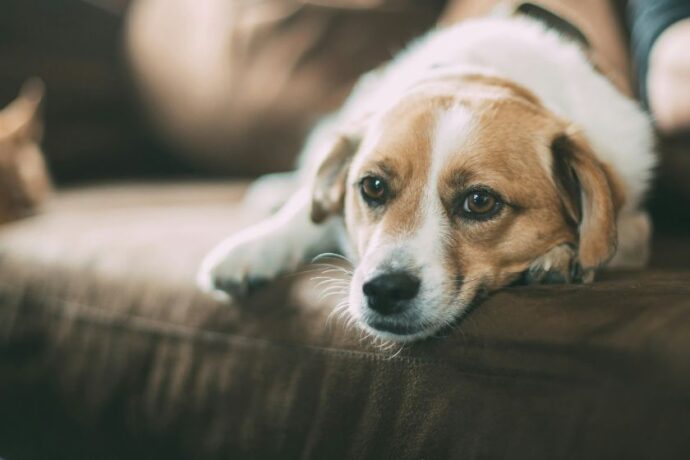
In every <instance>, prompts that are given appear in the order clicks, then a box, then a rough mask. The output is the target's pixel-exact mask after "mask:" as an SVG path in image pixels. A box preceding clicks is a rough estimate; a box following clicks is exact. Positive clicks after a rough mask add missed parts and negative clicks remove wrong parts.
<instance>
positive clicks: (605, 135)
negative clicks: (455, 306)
mask: <svg viewBox="0 0 690 460" xmlns="http://www.w3.org/2000/svg"><path fill="white" fill-rule="evenodd" d="M467 73H475V74H483V75H492V76H498V77H502V78H505V79H508V80H510V81H513V82H515V83H517V84H519V85H521V86H524V87H525V88H527V89H529V90H530V91H532V92H533V93H534V94H535V95H536V96H537V97H538V98H539V99H540V100H541V101H542V103H543V104H544V105H545V106H546V107H547V108H548V109H550V110H551V111H552V112H554V113H555V114H557V115H559V116H560V117H562V118H563V119H565V120H569V121H571V122H572V123H573V124H574V125H576V126H578V127H579V128H580V129H581V130H582V131H583V133H584V135H585V136H586V137H587V139H588V140H589V142H590V143H591V145H592V147H593V149H594V151H595V153H596V154H597V155H599V157H600V160H601V161H603V162H605V163H607V164H608V165H609V166H610V167H612V168H613V169H614V170H615V171H616V173H617V174H618V175H619V177H620V178H621V180H622V185H623V186H624V188H625V194H626V197H627V201H626V204H625V207H624V209H623V210H622V212H621V215H620V218H619V225H620V229H619V235H620V240H621V241H620V243H619V245H620V247H621V249H622V251H621V253H620V255H619V256H617V257H616V259H615V260H614V262H615V263H616V265H619V266H620V265H640V264H642V263H644V259H645V256H644V254H646V253H644V254H643V255H642V257H641V258H640V257H638V256H639V254H640V251H643V252H644V249H643V247H644V246H645V245H646V244H647V240H648V236H649V231H650V228H649V222H648V220H647V217H646V215H645V214H644V213H643V212H641V211H640V210H639V208H640V204H641V200H642V199H643V197H644V194H645V192H646V191H647V189H648V184H649V181H650V179H651V173H652V168H653V167H654V164H655V156H654V137H653V132H652V128H651V123H650V121H649V119H648V117H647V116H646V115H645V113H644V112H643V111H642V110H641V109H640V107H639V106H638V104H637V103H636V102H635V101H633V100H631V99H629V98H627V97H625V96H624V95H622V94H621V93H620V92H618V90H617V89H616V88H615V87H614V86H613V85H612V84H611V82H610V81H609V80H607V79H606V78H605V77H604V76H602V75H601V74H599V73H598V72H597V71H595V70H594V69H593V67H592V65H591V64H590V63H589V62H588V60H587V58H586V56H585V54H584V53H583V51H582V50H581V49H580V48H579V46H578V45H576V44H573V43H570V42H568V41H566V40H564V39H562V38H561V37H560V36H559V35H558V34H557V33H555V32H554V31H551V30H548V29H546V28H545V27H544V26H542V25H541V24H540V23H537V22H533V21H531V20H528V19H519V18H487V19H478V20H472V21H468V22H465V23H462V24H459V25H457V26H453V27H451V28H448V29H443V30H436V31H432V32H430V33H429V34H427V35H426V36H425V37H423V38H422V39H420V40H418V41H417V42H415V43H414V44H413V45H412V46H410V47H409V48H408V49H407V50H406V51H404V52H403V53H401V54H400V55H399V56H398V57H397V58H396V59H395V60H393V61H392V62H391V63H389V64H388V65H387V66H385V67H383V68H381V69H379V70H376V71H373V72H370V73H369V74H367V75H365V76H363V77H362V78H361V79H360V82H359V83H358V85H357V86H356V87H355V90H354V91H353V93H352V94H351V96H350V98H349V99H348V101H347V102H346V103H345V105H344V106H343V108H342V109H341V111H340V112H339V113H337V114H335V115H334V116H333V117H331V118H329V120H328V123H327V124H326V123H324V124H322V125H321V127H320V128H319V129H318V130H316V131H315V133H314V134H313V135H312V137H311V139H310V141H309V142H308V143H307V146H306V148H305V151H304V153H303V158H302V162H301V163H302V164H303V165H304V169H305V170H308V171H313V165H315V164H318V162H319V161H318V159H317V157H318V156H319V155H320V153H319V144H320V142H319V139H320V138H321V137H322V136H323V135H324V132H328V131H329V130H332V129H336V130H337V129H338V127H342V126H350V125H357V123H360V124H361V120H364V119H367V120H373V121H372V122H370V123H367V124H366V130H367V133H366V135H364V136H363V139H364V142H363V144H362V145H361V146H360V151H366V150H367V148H369V145H370V144H372V142H373V140H375V138H376V135H381V133H380V132H378V134H377V131H376V126H377V123H376V122H375V121H376V117H377V116H378V115H379V114H381V113H383V112H385V111H386V110H387V109H388V108H389V107H391V106H392V105H393V104H394V103H395V102H397V101H399V100H400V98H401V96H402V95H404V94H405V93H407V92H409V91H410V90H411V89H412V88H414V87H415V86H417V85H423V84H425V82H428V81H430V80H432V79H434V78H436V77H439V76H442V75H458V74H467ZM439 115H440V117H439V119H438V121H437V126H436V131H435V135H434V147H433V154H432V167H431V171H430V172H429V174H430V177H429V193H428V194H427V195H426V203H425V204H424V209H425V214H424V216H423V225H421V227H420V229H419V230H418V231H417V233H416V234H414V235H409V237H407V238H406V240H405V241H394V242H391V241H384V239H383V238H382V237H381V236H378V237H377V236H376V235H375V236H374V239H376V238H379V239H381V241H380V242H378V243H377V241H371V242H370V247H371V248H373V249H371V251H374V252H375V254H367V255H365V257H364V259H366V265H363V266H361V267H359V268H358V270H357V273H355V278H354V279H353V285H355V284H357V283H360V285H361V282H362V281H363V280H364V279H365V277H367V276H369V275H370V274H371V273H373V272H374V271H375V270H376V269H377V266H378V265H379V264H381V263H384V262H387V263H396V262H395V260H396V259H395V257H393V256H392V255H393V254H398V255H397V256H396V257H398V258H399V259H400V258H402V259H400V260H401V261H402V262H400V263H404V260H405V251H414V254H415V257H417V256H419V255H424V257H426V258H425V259H424V262H425V268H424V269H425V270H428V271H433V270H435V269H438V267H439V260H440V257H439V254H438V251H439V250H440V249H439V248H440V247H441V244H440V242H439V239H440V238H442V237H443V234H444V231H445V230H444V228H443V224H442V222H443V219H442V218H441V213H442V210H441V205H440V203H438V196H437V194H436V193H435V188H436V178H437V177H438V172H439V171H440V170H441V168H443V167H444V164H445V162H446V161H447V157H448V156H449V154H450V152H452V151H457V150H451V149H450V148H448V147H449V146H451V147H453V146H457V145H459V144H462V141H463V139H464V138H465V136H466V135H467V133H468V130H470V129H471V118H470V116H469V115H468V114H467V113H466V112H464V111H462V110H459V109H454V110H453V109H451V111H449V112H447V113H442V114H439ZM355 161H357V159H356V160H355ZM307 194H308V188H307V187H305V188H304V189H301V190H300V191H299V192H297V194H296V195H295V197H294V198H293V199H291V200H290V201H289V202H288V204H287V205H286V206H285V207H284V208H283V210H281V211H280V212H279V213H278V214H277V215H276V216H274V217H271V218H269V219H268V220H266V221H264V222H263V223H261V224H259V225H257V226H255V227H252V228H250V229H248V230H246V231H244V232H242V233H240V234H238V235H236V236H233V237H231V238H230V239H228V240H227V241H226V242H224V243H221V245H219V246H218V248H216V249H215V250H214V251H213V252H211V254H209V256H208V257H207V258H206V260H205V261H204V263H203V265H202V268H201V271H200V274H199V278H198V280H199V285H200V287H201V288H202V289H204V290H206V291H215V286H214V283H213V279H216V278H218V277H220V278H224V279H230V280H234V281H235V282H237V283H239V284H242V283H245V282H246V281H247V280H248V279H251V278H253V277H269V278H270V277H273V276H275V275H276V274H278V273H280V272H283V271H288V270H291V269H294V268H295V267H296V266H297V264H299V263H300V262H301V261H302V260H304V258H305V256H306V254H307V253H309V252H310V251H313V250H316V249H322V248H323V249H325V248H326V247H327V246H328V245H330V244H333V243H334V237H333V234H334V233H335V231H336V230H335V228H336V227H335V226H334V225H335V224H333V225H330V226H315V225H313V224H311V223H310V221H309V200H308V196H307ZM636 248H637V249H639V250H636ZM401 249H404V250H401ZM631 254H632V256H631ZM391 257H392V258H391ZM435 267H436V268H435ZM434 277H435V276H434V273H431V272H429V273H427V274H426V275H425V276H424V278H425V281H426V280H429V279H434ZM441 278H442V277H438V279H441ZM435 287H436V286H433V285H432V286H431V287H430V289H429V290H428V291H423V293H422V294H420V295H423V296H427V298H428V300H429V301H432V302H442V300H443V299H439V298H438V297H433V296H432V294H431V292H432V290H433V289H434V288H435ZM353 292H354V290H353ZM424 292H426V293H424ZM350 301H351V309H352V313H353V315H354V316H355V317H361V316H362V314H363V313H362V308H361V304H362V299H361V294H356V293H355V294H352V295H351V298H350ZM426 314H428V315H433V314H434V313H433V312H427V313H426ZM378 335H381V336H384V337H387V338H391V337H388V336H387V335H386V334H383V333H379V334H378ZM408 338H409V337H408ZM412 338H416V337H412ZM397 339H400V338H399V337H398V338H397Z"/></svg>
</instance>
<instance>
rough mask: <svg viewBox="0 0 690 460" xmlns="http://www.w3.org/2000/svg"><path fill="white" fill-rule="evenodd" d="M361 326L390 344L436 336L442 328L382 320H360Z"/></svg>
mask: <svg viewBox="0 0 690 460" xmlns="http://www.w3.org/2000/svg"><path fill="white" fill-rule="evenodd" d="M359 323H360V326H361V327H362V328H363V329H364V330H366V331H367V332H368V333H369V334H371V335H372V336H374V337H377V338H379V339H382V340H386V341H390V342H414V341H417V340H422V339H425V338H427V337H429V336H432V335H434V334H435V333H436V332H437V331H438V330H439V329H440V328H441V327H440V325H439V326H432V325H427V326H421V325H415V324H399V323H393V322H389V321H381V320H367V321H364V320H360V322H359Z"/></svg>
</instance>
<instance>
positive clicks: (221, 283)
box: [196, 235, 285, 301]
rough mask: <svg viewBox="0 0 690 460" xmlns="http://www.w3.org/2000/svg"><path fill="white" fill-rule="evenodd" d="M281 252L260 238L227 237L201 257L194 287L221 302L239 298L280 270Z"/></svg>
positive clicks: (282, 266) (267, 280)
mask: <svg viewBox="0 0 690 460" xmlns="http://www.w3.org/2000/svg"><path fill="white" fill-rule="evenodd" d="M283 252H284V250H282V251H281V248H280V247H279V246H278V245H275V244H271V241H270V240H266V239H264V238H244V237H242V235H239V236H237V237H233V238H230V239H228V240H226V241H224V242H223V243H221V244H219V245H218V246H217V247H216V248H214V249H213V250H212V251H211V252H210V253H209V254H208V255H207V256H206V257H205V258H204V260H203V262H202V263H201V267H200V268H199V271H198V273H197V279H196V281H197V286H198V287H199V289H201V290H202V291H204V292H206V293H208V294H211V295H212V296H213V297H215V298H216V299H218V300H221V301H228V300H230V298H233V299H241V298H243V297H246V296H247V295H249V294H250V293H251V292H252V291H254V290H255V289H256V288H258V287H260V286H261V285H264V284H266V283H267V282H269V281H271V280H272V279H274V278H275V277H276V276H278V275H279V274H280V273H281V272H283V271H284V269H285V254H283Z"/></svg>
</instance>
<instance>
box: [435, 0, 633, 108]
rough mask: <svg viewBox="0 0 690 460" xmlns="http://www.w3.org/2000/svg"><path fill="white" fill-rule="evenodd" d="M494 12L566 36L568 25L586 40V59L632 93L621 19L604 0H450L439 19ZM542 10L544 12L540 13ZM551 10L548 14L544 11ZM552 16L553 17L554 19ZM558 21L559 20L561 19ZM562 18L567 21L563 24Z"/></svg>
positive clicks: (449, 20) (452, 20)
mask: <svg viewBox="0 0 690 460" xmlns="http://www.w3.org/2000/svg"><path fill="white" fill-rule="evenodd" d="M492 11H498V12H499V13H500V14H506V13H512V12H517V13H520V14H526V15H528V16H531V17H534V18H536V19H539V20H541V21H542V22H544V23H546V24H547V25H548V26H550V27H552V28H554V29H557V30H560V31H561V32H563V33H566V35H571V34H570V33H569V32H570V30H568V29H571V27H570V26H573V27H574V28H575V34H581V35H582V36H583V37H584V39H585V41H586V43H587V52H588V54H589V56H590V59H592V61H593V62H594V64H595V65H596V66H597V67H598V68H599V70H600V71H601V72H602V73H603V74H605V75H606V76H607V77H608V78H609V79H610V80H611V81H612V82H613V83H614V84H615V85H616V86H617V87H618V88H619V89H620V90H621V91H622V92H623V93H624V94H628V95H631V96H632V94H633V90H632V85H631V82H630V59H629V57H628V48H627V44H626V38H625V33H624V29H623V27H622V21H621V18H620V17H619V15H618V13H617V11H616V8H615V7H614V5H613V4H612V2H610V1H607V0H531V1H521V0H451V1H449V4H448V7H447V8H446V11H445V12H444V14H443V17H442V18H441V23H442V24H445V25H449V24H453V23H455V22H458V21H461V20H464V19H467V18H472V17H478V16H485V15H487V14H491V13H492ZM544 11H546V12H547V14H544ZM548 13H552V15H550V14H548ZM553 16H555V17H556V18H557V19H556V20H554V18H553ZM561 20H562V21H561ZM563 21H565V22H566V23H567V24H564V23H563Z"/></svg>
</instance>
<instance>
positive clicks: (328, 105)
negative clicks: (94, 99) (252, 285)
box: [128, 0, 442, 174]
mask: <svg viewBox="0 0 690 460" xmlns="http://www.w3.org/2000/svg"><path fill="white" fill-rule="evenodd" d="M441 3H442V0H434V1H430V0H429V1H427V0H425V1H415V0H360V1H345V0H264V1H246V0H136V1H135V2H134V3H133V5H132V8H131V10H130V15H129V28H128V50H129V53H130V56H131V62H132V67H133V70H134V73H135V78H136V79H137V82H138V83H139V87H140V89H141V92H142V97H143V98H144V101H145V102H146V103H147V105H148V107H149V108H150V112H151V115H152V117H153V121H154V122H155V123H156V124H157V125H158V127H159V128H161V131H162V132H163V134H164V135H165V136H166V137H167V139H168V140H169V141H170V143H171V145H172V146H173V147H174V148H176V149H177V150H178V151H181V152H183V153H185V155H186V156H187V158H188V159H191V161H192V162H193V163H195V164H197V165H200V166H202V167H204V168H206V169H207V170H211V171H216V172H220V173H231V174H257V173H265V172H270V171H277V170H285V169H290V167H291V166H292V162H293V160H294V158H295V156H296V154H297V153H298V151H299V149H300V146H301V143H302V141H303V139H304V137H305V135H306V133H307V131H308V129H309V128H310V127H311V126H312V125H313V124H314V122H315V121H316V120H317V119H318V118H319V117H320V116H321V115H323V114H325V113H327V112H328V111H331V110H334V109H336V108H337V106H338V105H339V104H340V103H341V102H342V100H343V98H344V97H345V96H346V95H347V92H348V91H349V89H350V87H351V85H352V84H353V83H354V81H355V80H356V78H357V77H358V76H359V75H360V74H362V73H363V72H365V71H367V70H369V69H371V68H373V67H375V66H376V65H378V64H379V63H380V62H383V61H385V60H386V59H388V58H390V57H391V56H392V54H393V53H394V52H395V51H396V50H398V49H400V48H401V47H402V46H404V44H405V43H406V42H407V41H408V40H409V39H411V38H413V37H415V36H417V35H419V34H421V33H422V32H423V31H424V30H425V29H427V28H428V27H430V26H431V25H432V24H433V23H434V21H435V19H436V17H437V15H438V13H439V10H440V4H441Z"/></svg>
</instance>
